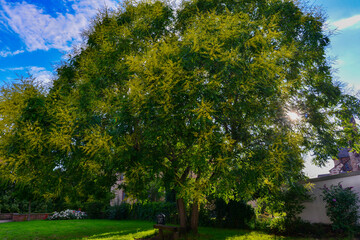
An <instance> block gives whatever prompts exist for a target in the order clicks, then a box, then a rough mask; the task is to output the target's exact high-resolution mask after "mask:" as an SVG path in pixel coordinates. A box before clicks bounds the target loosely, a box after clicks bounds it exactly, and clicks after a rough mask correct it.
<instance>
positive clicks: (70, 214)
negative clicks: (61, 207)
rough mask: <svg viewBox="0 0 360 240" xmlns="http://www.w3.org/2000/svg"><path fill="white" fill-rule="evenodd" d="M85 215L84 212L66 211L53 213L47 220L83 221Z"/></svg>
mask: <svg viewBox="0 0 360 240" xmlns="http://www.w3.org/2000/svg"><path fill="white" fill-rule="evenodd" d="M85 218H87V215H86V213H85V212H81V211H75V210H70V209H67V210H65V211H61V212H54V214H53V215H52V216H49V217H48V218H47V219H48V220H69V219H85Z"/></svg>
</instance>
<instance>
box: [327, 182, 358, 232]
mask: <svg viewBox="0 0 360 240" xmlns="http://www.w3.org/2000/svg"><path fill="white" fill-rule="evenodd" d="M322 194H323V195H322V197H323V200H324V201H325V203H326V213H327V215H328V217H329V218H330V220H331V222H332V227H333V229H334V230H340V231H343V232H345V233H353V232H354V231H355V229H356V224H357V221H358V219H359V216H358V210H359V205H358V204H359V202H360V201H359V197H358V195H357V194H356V193H354V192H353V191H352V187H347V188H343V187H342V185H341V184H340V183H339V184H338V185H337V186H334V185H331V186H330V187H329V188H328V187H326V185H324V188H322Z"/></svg>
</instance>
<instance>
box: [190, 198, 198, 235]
mask: <svg viewBox="0 0 360 240" xmlns="http://www.w3.org/2000/svg"><path fill="white" fill-rule="evenodd" d="M190 224H191V225H190V227H191V231H192V232H193V233H194V234H198V226H199V200H197V199H195V200H194V203H193V205H192V209H191V220H190Z"/></svg>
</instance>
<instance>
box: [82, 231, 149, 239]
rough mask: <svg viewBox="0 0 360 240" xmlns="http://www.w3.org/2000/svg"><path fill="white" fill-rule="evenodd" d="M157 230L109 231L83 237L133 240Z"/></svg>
mask: <svg viewBox="0 0 360 240" xmlns="http://www.w3.org/2000/svg"><path fill="white" fill-rule="evenodd" d="M155 233H156V231H155V230H148V231H141V232H137V233H129V231H119V232H108V233H102V234H96V235H93V236H91V237H85V238H83V239H92V240H98V239H101V240H130V239H131V240H133V239H135V238H143V237H148V236H152V235H155Z"/></svg>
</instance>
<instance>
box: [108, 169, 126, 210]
mask: <svg viewBox="0 0 360 240" xmlns="http://www.w3.org/2000/svg"><path fill="white" fill-rule="evenodd" d="M123 182H124V174H118V180H117V182H116V184H115V185H114V186H112V187H111V192H112V193H114V194H115V197H114V198H113V199H111V200H110V206H117V205H120V204H121V203H122V202H124V201H126V196H125V191H124V189H121V188H119V185H121V184H122V183H123Z"/></svg>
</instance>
